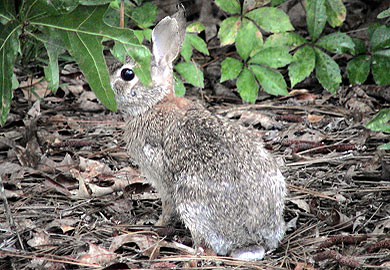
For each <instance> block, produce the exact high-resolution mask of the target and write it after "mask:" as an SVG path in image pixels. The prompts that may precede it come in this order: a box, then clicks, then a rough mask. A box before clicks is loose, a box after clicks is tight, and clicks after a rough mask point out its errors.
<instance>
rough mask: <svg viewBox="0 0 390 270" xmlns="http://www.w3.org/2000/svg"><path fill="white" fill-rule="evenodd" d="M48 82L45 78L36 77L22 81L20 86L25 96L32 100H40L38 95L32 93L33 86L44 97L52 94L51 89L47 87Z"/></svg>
mask: <svg viewBox="0 0 390 270" xmlns="http://www.w3.org/2000/svg"><path fill="white" fill-rule="evenodd" d="M47 86H48V83H47V81H45V80H44V79H43V78H34V79H32V80H26V81H22V82H20V84H19V87H20V88H21V89H22V91H23V94H24V98H25V99H29V98H30V100H32V101H36V100H38V99H37V97H36V96H35V95H34V94H33V93H32V90H31V89H32V88H33V89H34V92H35V93H36V94H37V95H38V96H39V97H40V98H44V97H45V96H46V95H48V94H50V91H49V89H48V88H47Z"/></svg>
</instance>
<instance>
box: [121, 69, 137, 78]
mask: <svg viewBox="0 0 390 270" xmlns="http://www.w3.org/2000/svg"><path fill="white" fill-rule="evenodd" d="M134 77H135V74H134V71H133V70H132V69H130V68H124V69H122V71H121V78H122V79H123V80H124V81H131V80H132V79H134Z"/></svg>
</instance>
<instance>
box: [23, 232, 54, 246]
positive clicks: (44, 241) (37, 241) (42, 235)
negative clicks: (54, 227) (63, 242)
mask: <svg viewBox="0 0 390 270" xmlns="http://www.w3.org/2000/svg"><path fill="white" fill-rule="evenodd" d="M49 243H50V236H49V234H48V233H47V232H46V231H44V230H42V231H39V232H36V233H34V234H33V238H31V239H30V240H28V241H27V244H28V245H29V246H30V247H39V246H47V245H49Z"/></svg>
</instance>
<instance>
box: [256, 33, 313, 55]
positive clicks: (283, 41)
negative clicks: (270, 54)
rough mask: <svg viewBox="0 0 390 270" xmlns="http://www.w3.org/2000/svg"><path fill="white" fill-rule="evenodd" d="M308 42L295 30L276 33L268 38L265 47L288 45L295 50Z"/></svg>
mask: <svg viewBox="0 0 390 270" xmlns="http://www.w3.org/2000/svg"><path fill="white" fill-rule="evenodd" d="M305 43H307V40H306V39H304V38H303V37H301V36H300V35H298V34H296V33H293V32H286V33H276V34H273V35H271V36H269V37H268V38H267V40H266V41H265V43H264V47H279V46H286V47H289V50H290V51H291V50H293V49H295V48H296V47H298V46H301V45H303V44H305Z"/></svg>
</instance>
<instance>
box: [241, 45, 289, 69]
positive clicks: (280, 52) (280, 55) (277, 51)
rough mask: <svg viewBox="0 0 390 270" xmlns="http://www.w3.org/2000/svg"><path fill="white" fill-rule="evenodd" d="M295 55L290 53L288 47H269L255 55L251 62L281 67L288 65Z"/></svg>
mask: <svg viewBox="0 0 390 270" xmlns="http://www.w3.org/2000/svg"><path fill="white" fill-rule="evenodd" d="M292 60H293V57H292V56H291V55H290V54H289V53H288V48H286V47H269V48H264V49H263V50H261V51H260V52H258V53H257V54H256V55H255V56H253V57H252V58H251V59H250V60H249V63H252V64H253V63H254V64H262V65H267V66H270V67H272V68H280V67H284V66H285V65H288V64H290V63H291V61H292Z"/></svg>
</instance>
